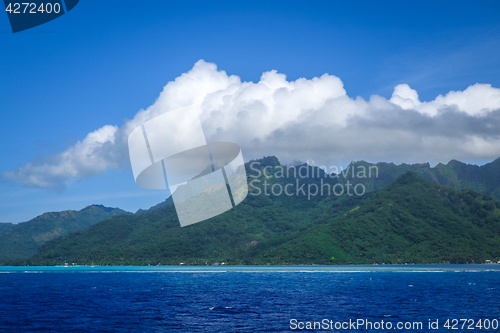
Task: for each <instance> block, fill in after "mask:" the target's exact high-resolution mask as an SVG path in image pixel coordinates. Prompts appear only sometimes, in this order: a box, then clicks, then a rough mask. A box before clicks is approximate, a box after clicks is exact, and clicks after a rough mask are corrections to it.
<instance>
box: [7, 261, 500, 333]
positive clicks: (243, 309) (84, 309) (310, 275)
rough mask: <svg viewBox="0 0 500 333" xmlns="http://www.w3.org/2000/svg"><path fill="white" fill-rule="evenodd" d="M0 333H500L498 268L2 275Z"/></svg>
mask: <svg viewBox="0 0 500 333" xmlns="http://www.w3.org/2000/svg"><path fill="white" fill-rule="evenodd" d="M447 324H448V325H447ZM389 325H390V327H389ZM398 325H399V326H398ZM419 325H421V326H419ZM301 328H302V330H301ZM308 328H310V329H308ZM0 331H1V332H293V331H310V332H313V331H317V332H322V331H336V332H347V331H353V332H390V331H394V332H450V331H468V332H470V331H476V332H500V265H401V266H395V265H379V266H261V267H252V266H244V267H234V266H216V267H185V266H182V267H98V266H96V267H0Z"/></svg>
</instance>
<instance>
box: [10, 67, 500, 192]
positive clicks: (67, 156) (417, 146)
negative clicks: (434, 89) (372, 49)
mask: <svg viewBox="0 0 500 333" xmlns="http://www.w3.org/2000/svg"><path fill="white" fill-rule="evenodd" d="M187 105H194V106H195V107H196V108H197V110H198V111H199V115H200V119H201V122H202V126H203V129H204V132H205V135H206V136H207V140H208V141H228V142H234V143H237V144H238V145H240V147H242V151H243V155H244V157H245V159H246V160H249V159H252V158H260V157H262V156H264V155H276V156H278V157H279V158H280V161H281V162H282V163H285V164H286V163H292V162H293V161H314V163H315V164H316V165H325V166H331V165H339V164H340V163H345V162H346V161H350V160H360V159H364V160H368V161H373V162H377V161H386V162H389V161H391V162H396V163H401V162H406V163H415V162H430V163H431V164H434V163H438V162H448V161H449V160H451V159H459V160H466V159H476V158H484V159H494V158H496V157H498V156H500V89H498V88H494V87H492V86H491V85H489V84H474V85H471V86H469V87H468V88H467V89H465V90H464V91H450V92H449V93H447V94H446V95H444V96H443V95H439V96H437V97H436V98H435V99H434V100H432V101H429V102H422V101H420V99H419V97H418V93H417V91H415V90H413V89H411V88H410V87H409V86H408V85H407V84H400V85H398V86H396V87H395V88H394V92H393V94H392V97H391V98H390V99H386V98H384V97H381V96H377V95H373V96H371V97H370V99H369V100H365V99H363V98H361V97H350V96H348V95H347V92H346V91H345V89H344V87H343V83H342V81H341V80H340V78H338V77H336V76H334V75H329V74H324V75H322V76H321V77H315V78H312V79H305V78H300V79H298V80H295V81H287V79H286V76H285V75H284V74H280V73H278V72H276V71H275V70H272V71H269V72H265V73H263V74H262V77H261V79H260V81H259V82H256V83H254V82H242V81H241V79H240V78H239V77H238V76H236V75H230V76H229V75H227V74H226V72H224V71H223V70H218V69H217V66H216V65H215V64H213V63H208V62H205V61H203V60H200V61H198V62H197V63H196V64H195V65H194V66H193V68H192V69H191V70H189V71H188V72H187V73H184V74H182V75H180V76H179V77H177V78H176V79H175V80H174V81H171V82H169V83H168V84H167V85H166V86H165V87H164V88H163V91H162V92H161V93H160V95H159V97H158V99H157V100H156V101H155V102H154V104H153V105H151V106H150V107H148V108H147V109H146V110H140V111H139V112H138V113H137V114H136V115H135V116H134V117H133V119H132V120H128V121H126V122H125V123H124V124H123V125H122V126H120V127H118V126H115V125H105V126H103V127H101V128H99V129H97V130H95V131H94V132H91V133H89V134H88V135H87V136H86V137H85V138H84V139H83V140H81V141H79V142H77V143H76V144H75V145H73V146H71V147H69V148H68V149H67V150H65V151H63V152H61V153H59V154H55V155H50V156H38V157H36V158H34V159H32V160H30V161H29V162H28V163H26V164H25V165H24V166H20V167H18V168H17V169H15V170H10V171H5V172H3V173H2V175H1V177H2V180H3V181H6V182H15V183H21V184H24V185H25V186H30V187H44V188H64V187H65V184H66V183H67V182H68V181H70V180H72V179H75V178H89V177H92V176H94V175H97V174H100V173H103V172H105V171H106V170H108V169H117V168H124V167H130V162H129V157H128V149H127V138H128V134H129V133H130V132H131V131H132V130H133V129H134V128H135V127H137V126H139V125H140V124H142V123H143V122H144V121H146V120H149V119H151V118H153V117H155V116H157V115H160V114H162V113H165V112H169V111H172V110H175V109H177V108H180V107H183V106H187ZM179 130H181V131H182V129H179ZM131 181H133V178H132V175H131Z"/></svg>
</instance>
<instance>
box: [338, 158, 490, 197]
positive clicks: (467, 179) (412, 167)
mask: <svg viewBox="0 0 500 333" xmlns="http://www.w3.org/2000/svg"><path fill="white" fill-rule="evenodd" d="M375 167H376V169H375ZM363 169H366V170H370V169H371V176H372V177H371V178H368V177H367V178H360V177H357V175H358V172H360V170H363ZM353 171H354V173H353ZM408 171H413V172H415V173H416V174H418V175H419V176H421V177H423V178H425V179H427V180H430V181H432V182H435V183H438V184H441V185H445V186H449V187H451V188H454V189H465V188H469V189H473V190H474V191H476V192H479V193H483V194H488V195H490V196H492V197H494V198H495V199H497V200H500V158H497V159H496V160H494V161H493V162H490V163H487V164H485V165H482V166H477V165H470V164H465V163H462V162H459V161H456V160H452V161H450V162H448V164H446V165H445V164H441V163H440V164H438V165H436V166H435V167H433V168H431V167H430V165H429V163H421V164H405V163H403V164H400V165H396V164H394V163H376V164H373V163H368V162H365V161H358V162H351V164H349V166H348V167H347V168H346V169H345V170H343V171H342V172H341V173H339V176H340V177H339V178H340V179H342V180H347V179H349V180H352V181H355V182H362V183H363V184H364V185H365V186H366V189H367V191H373V190H378V189H381V188H384V187H386V186H387V185H389V184H390V183H391V182H393V181H394V180H395V179H396V178H398V177H399V176H401V175H402V174H404V173H406V172H408ZM376 172H378V175H377V176H376V177H375V173H376ZM367 173H368V172H367ZM353 175H354V177H353Z"/></svg>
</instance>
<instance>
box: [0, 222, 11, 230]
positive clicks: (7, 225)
mask: <svg viewBox="0 0 500 333" xmlns="http://www.w3.org/2000/svg"><path fill="white" fill-rule="evenodd" d="M13 226H14V224H13V223H7V222H4V223H0V232H2V231H4V230H7V229H10V228H12V227H13Z"/></svg>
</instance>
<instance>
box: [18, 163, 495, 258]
mask: <svg viewBox="0 0 500 333" xmlns="http://www.w3.org/2000/svg"><path fill="white" fill-rule="evenodd" d="M497 161H498V160H497ZM497 161H495V162H497ZM258 162H259V164H258V165H254V166H252V165H251V163H252V162H249V163H247V164H246V168H247V174H248V176H249V177H248V180H249V195H248V196H247V198H246V199H245V200H244V201H243V202H242V203H241V204H239V205H238V206H236V207H235V208H234V209H232V210H230V211H227V212H226V213H224V214H221V215H219V216H216V217H214V218H212V219H209V220H207V221H203V222H201V223H197V224H194V225H190V226H187V227H184V228H181V227H180V226H179V222H178V219H177V215H176V212H175V209H174V206H173V205H172V204H171V201H170V199H167V200H166V201H165V202H164V203H162V204H160V205H157V206H156V207H155V209H153V210H149V211H141V212H140V214H134V215H119V216H113V217H111V218H109V219H107V220H104V221H102V222H100V223H97V224H95V225H93V226H92V227H90V228H88V229H83V230H80V231H77V232H74V233H71V234H69V235H67V236H64V237H60V238H57V239H54V240H52V241H49V242H47V243H45V244H43V245H42V246H40V250H39V252H38V253H37V254H36V255H35V256H33V257H32V258H30V259H29V260H25V261H19V262H18V263H19V264H30V265H53V264H61V263H63V262H65V261H68V262H75V263H78V264H90V263H92V262H94V263H96V264H134V265H143V264H157V263H162V264H179V263H181V262H183V263H185V264H198V265H204V264H207V263H208V264H211V263H213V262H228V263H231V264H267V263H270V264H313V263H314V264H348V263H365V264H368V263H377V262H378V263H382V262H383V263H405V262H407V263H427V262H435V263H438V262H452V263H460V262H472V261H475V262H482V261H484V260H486V259H491V260H498V258H500V217H499V214H500V203H498V202H496V201H495V200H494V199H493V198H492V197H490V196H488V195H485V194H479V193H477V192H474V191H472V190H468V189H467V190H455V189H453V188H450V187H447V186H442V185H439V184H437V183H433V182H431V181H429V180H426V179H424V178H423V177H421V176H419V175H417V173H415V172H413V171H406V172H404V173H403V174H401V175H400V176H399V177H397V178H395V179H394V180H393V181H390V180H387V179H386V180H383V181H386V182H387V183H388V185H386V186H385V187H383V186H381V185H379V184H381V183H377V182H379V181H380V180H379V179H378V178H377V179H375V180H374V179H371V178H368V179H361V180H359V179H358V180H356V181H354V180H353V179H351V180H352V182H351V183H354V184H355V183H356V182H364V183H365V184H366V187H367V189H368V188H369V187H370V186H372V188H370V189H371V190H372V191H371V192H369V191H367V193H365V194H364V195H360V196H357V195H354V194H353V186H351V189H350V195H349V194H348V193H349V190H348V189H347V190H346V188H347V186H346V185H347V181H348V180H349V177H344V176H340V177H330V176H328V175H326V176H325V174H324V173H322V170H319V169H318V168H315V167H311V166H307V165H304V166H303V168H302V170H301V171H302V172H303V173H302V175H303V174H306V173H307V172H309V174H308V177H307V178H302V177H301V174H300V173H296V171H297V170H294V169H293V168H287V167H283V166H281V165H280V164H279V162H278V160H277V159H276V158H275V157H266V158H264V159H261V160H259V161H258ZM358 163H359V162H358ZM448 165H450V163H449V164H448ZM384 167H386V166H385V165H384ZM388 168H393V165H388ZM409 168H411V166H409ZM413 168H416V167H415V166H413ZM421 168H422V169H423V170H429V169H430V168H427V167H426V166H425V165H423V166H421ZM381 169H382V168H381ZM433 169H435V168H433ZM497 170H498V169H497ZM432 172H435V171H432ZM497 173H498V172H497ZM388 174H390V173H389V171H387V168H386V169H383V170H379V177H380V176H384V175H388ZM432 174H434V173H432ZM461 175H463V174H461ZM470 177H472V176H470ZM351 178H352V177H351ZM464 178H467V177H463V176H461V178H460V179H461V180H462V181H463V179H464ZM467 179H472V178H467ZM467 181H468V180H467ZM290 184H292V185H291V186H290V187H289V190H290V191H289V193H292V192H293V195H286V194H284V193H282V194H281V195H275V194H273V191H274V193H278V192H279V189H280V188H281V189H284V188H285V186H287V185H290ZM456 184H458V183H456ZM463 184H465V183H460V184H459V185H456V186H457V187H458V186H463ZM327 186H329V187H330V190H332V191H331V192H330V194H328V193H327V192H326V187H327ZM379 186H380V187H381V188H380V189H378V188H377V187H379ZM315 187H316V188H317V189H318V190H319V189H320V188H322V187H323V188H324V189H325V191H324V192H325V193H323V195H321V194H320V193H319V191H316V194H315V195H312V193H313V192H314V190H315V189H316V188H315ZM340 188H343V189H344V193H343V194H342V195H338V196H337V195H334V189H337V190H338V191H337V192H338V193H339V192H340V191H339V190H340ZM300 189H302V190H303V191H302V190H300ZM218 190H222V187H221V188H220V189H211V191H218ZM215 194H216V193H215Z"/></svg>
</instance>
